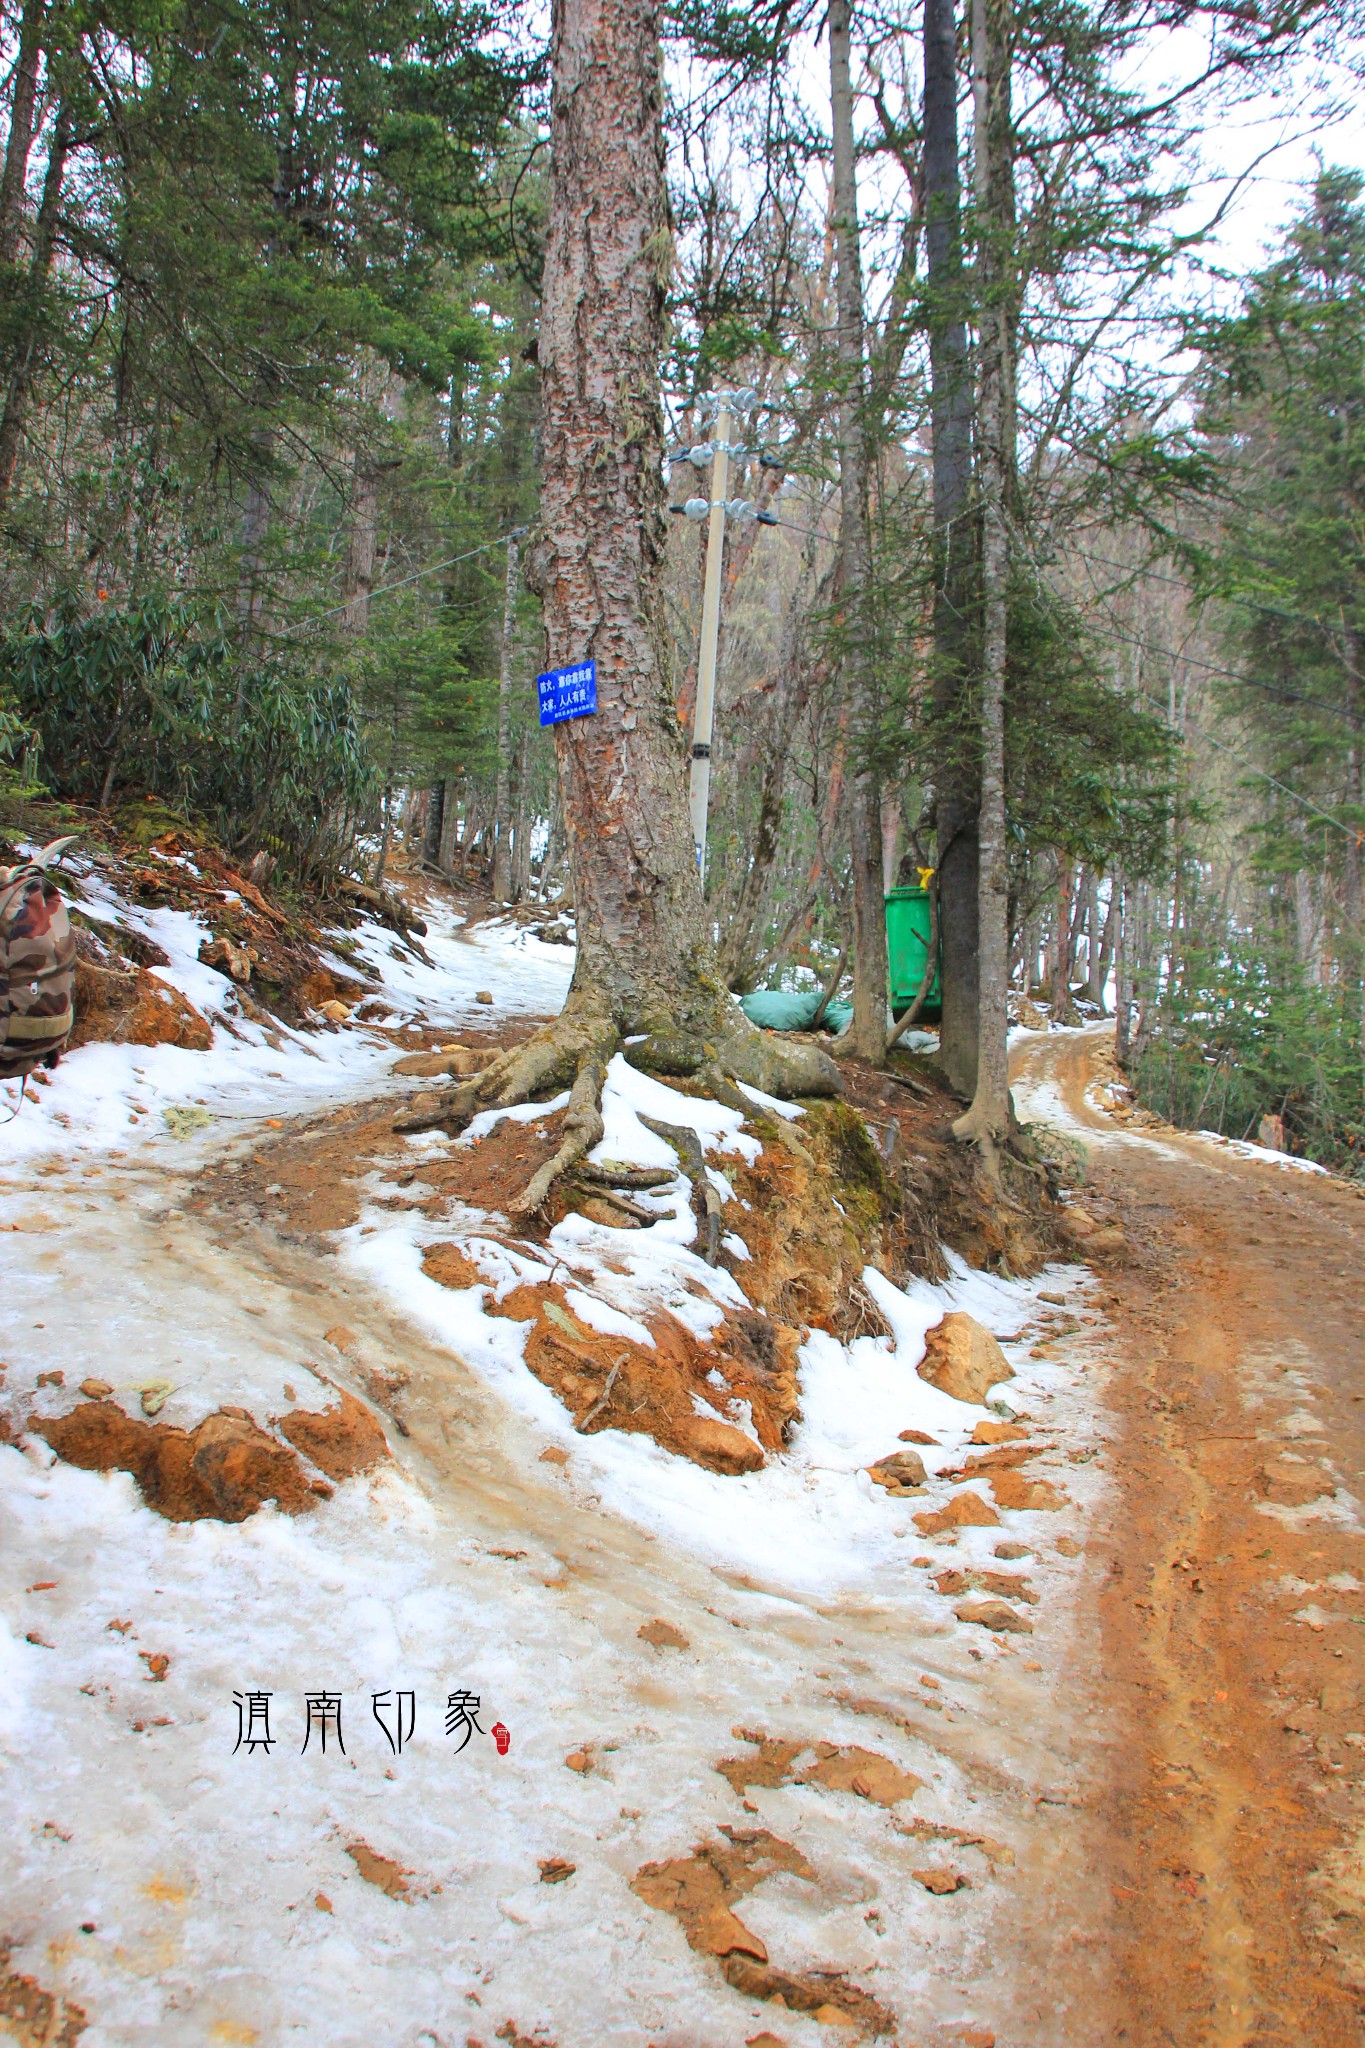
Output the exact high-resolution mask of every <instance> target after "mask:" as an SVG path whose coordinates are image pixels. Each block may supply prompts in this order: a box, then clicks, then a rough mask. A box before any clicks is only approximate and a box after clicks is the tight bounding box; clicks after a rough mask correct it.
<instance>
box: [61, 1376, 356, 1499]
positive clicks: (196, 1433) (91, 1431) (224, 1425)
mask: <svg viewBox="0 0 1365 2048" xmlns="http://www.w3.org/2000/svg"><path fill="white" fill-rule="evenodd" d="M36 1427H37V1429H38V1432H39V1434H40V1435H42V1436H43V1437H45V1438H46V1439H47V1441H48V1443H49V1444H50V1445H51V1446H52V1448H53V1450H54V1451H55V1452H56V1453H57V1455H58V1457H59V1458H64V1459H65V1460H66V1462H67V1463H68V1464H69V1465H79V1466H80V1467H81V1468H82V1470H84V1471H87V1472H114V1471H118V1472H130V1473H131V1474H132V1475H133V1477H134V1478H135V1479H136V1481H137V1483H138V1486H139V1488H140V1489H141V1492H142V1496H143V1498H144V1499H145V1501H146V1502H147V1505H148V1506H149V1507H152V1508H155V1509H156V1511H157V1513H158V1514H160V1515H164V1516H165V1517H166V1519H167V1521H170V1522H197V1521H204V1520H212V1521H220V1522H244V1521H246V1519H247V1517H248V1516H249V1515H254V1514H255V1512H256V1510H257V1509H258V1508H259V1507H260V1506H261V1504H262V1503H263V1502H264V1501H266V1500H274V1501H275V1502H276V1503H277V1504H278V1506H279V1507H281V1508H282V1509H283V1510H284V1512H285V1513H286V1514H289V1515H297V1514H302V1513H304V1512H305V1511H306V1510H307V1509H309V1508H312V1507H315V1506H316V1504H317V1502H316V1496H315V1495H314V1494H313V1492H312V1491H311V1489H310V1487H309V1484H308V1481H307V1480H306V1479H305V1477H304V1475H303V1472H302V1470H301V1468H300V1466H299V1461H298V1457H297V1456H296V1454H295V1452H294V1450H293V1448H292V1447H291V1446H289V1445H286V1444H282V1443H280V1442H279V1441H278V1440H277V1439H276V1438H275V1437H272V1436H267V1434H266V1432H265V1431H264V1430H263V1429H259V1428H257V1426H256V1424H255V1423H254V1422H251V1421H243V1420H242V1419H241V1418H240V1417H239V1416H235V1415H225V1414H223V1413H222V1412H221V1411H218V1412H216V1413H215V1414H213V1415H209V1416H206V1417H205V1419H204V1420H203V1421H202V1422H201V1423H199V1424H198V1426H197V1427H196V1428H195V1429H192V1430H184V1429H177V1428H175V1427H174V1425H172V1424H170V1423H165V1422H143V1421H141V1420H140V1419H138V1418H137V1417H134V1416H131V1415H125V1414H124V1412H123V1410H122V1409H121V1408H120V1407H118V1406H117V1405H116V1404H115V1403H113V1402H111V1401H89V1402H87V1403H86V1404H85V1406H84V1407H81V1408H73V1409H72V1410H71V1411H70V1413H69V1414H66V1415H57V1416H54V1417H52V1418H51V1419H50V1420H49V1421H46V1422H39V1423H38V1424H37V1425H36Z"/></svg>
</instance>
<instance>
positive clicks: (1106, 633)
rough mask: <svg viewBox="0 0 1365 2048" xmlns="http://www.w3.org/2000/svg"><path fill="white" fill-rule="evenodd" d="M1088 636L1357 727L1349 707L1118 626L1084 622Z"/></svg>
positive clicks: (1356, 718) (1355, 712)
mask: <svg viewBox="0 0 1365 2048" xmlns="http://www.w3.org/2000/svg"><path fill="white" fill-rule="evenodd" d="M1085 630H1086V631H1087V632H1088V633H1097V634H1098V635H1099V637H1100V638H1101V639H1102V640H1121V641H1122V642H1123V644H1124V645H1125V646H1126V647H1137V648H1140V649H1144V650H1145V651H1146V652H1147V653H1149V654H1164V655H1165V657H1166V659H1167V660H1168V661H1183V662H1184V663H1185V664H1186V665H1187V667H1189V668H1198V669H1203V670H1204V671H1205V672H1206V673H1207V674H1209V675H1213V676H1224V677H1226V679H1227V680H1228V681H1229V682H1230V683H1240V684H1241V685H1242V686H1243V688H1245V689H1248V690H1262V691H1264V692H1265V693H1266V694H1267V695H1269V696H1272V697H1284V698H1286V699H1289V700H1291V701H1292V702H1294V703H1296V704H1312V705H1315V706H1316V707H1317V709H1318V710H1319V711H1335V712H1336V714H1337V716H1338V717H1340V718H1344V719H1346V720H1347V721H1348V722H1349V723H1350V724H1352V725H1359V723H1360V714H1359V712H1357V711H1353V710H1352V709H1351V707H1350V705H1348V704H1333V703H1331V702H1330V701H1329V700H1328V699H1327V698H1326V697H1307V696H1305V695H1304V693H1303V692H1302V690H1290V689H1285V688H1282V687H1281V685H1280V684H1278V683H1262V682H1259V681H1258V680H1257V679H1256V677H1255V676H1246V675H1242V674H1240V673H1239V672H1238V670H1236V669H1235V668H1223V667H1221V666H1220V665H1219V663H1218V662H1216V661H1204V660H1203V659H1201V657H1200V656H1199V655H1197V654H1182V653H1180V652H1179V651H1178V650H1177V649H1176V648H1174V647H1159V646H1156V645H1155V644H1154V643H1153V642H1152V641H1150V640H1142V639H1139V638H1138V636H1137V635H1136V634H1134V633H1121V632H1120V631H1119V630H1118V628H1117V627H1113V626H1111V627H1109V628H1106V627H1104V626H1097V625H1096V624H1095V623H1094V621H1093V620H1091V619H1087V620H1086V621H1085Z"/></svg>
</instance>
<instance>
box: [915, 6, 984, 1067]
mask: <svg viewBox="0 0 1365 2048" xmlns="http://www.w3.org/2000/svg"><path fill="white" fill-rule="evenodd" d="M957 102H958V67H957V18H956V12H955V8H954V0H924V216H925V225H924V242H925V254H926V257H927V259H928V271H929V275H928V292H927V299H926V324H927V326H928V330H929V366H930V386H931V421H932V439H933V447H932V457H931V460H932V463H933V535H932V558H933V581H934V595H933V673H932V686H933V697H934V708H935V714H936V722H937V724H938V727H939V731H940V735H941V738H940V745H939V749H938V752H939V761H938V767H937V786H936V789H935V815H936V823H937V840H938V900H939V928H940V932H941V934H942V938H941V944H942V949H943V1019H942V1026H941V1030H940V1034H939V1057H940V1059H941V1061H942V1064H943V1067H944V1070H945V1072H946V1073H947V1075H948V1078H949V1080H950V1081H951V1082H952V1083H953V1085H954V1087H955V1088H957V1089H958V1091H959V1092H960V1093H961V1094H963V1095H965V1096H968V1097H970V1096H971V1094H972V1092H973V1090H974V1089H975V1086H976V1047H977V1029H978V1016H977V1000H978V998H977V868H978V860H977V830H976V806H977V795H976V787H975V777H974V775H973V773H972V768H971V763H970V761H969V760H968V759H967V758H966V755H965V752H964V749H963V747H962V744H961V728H962V725H963V722H964V708H965V707H964V701H963V700H964V694H965V692H966V688H967V680H968V677H967V669H968V662H969V660H970V652H971V648H970V636H971V627H972V618H973V613H974V609H975V576H976V562H975V536H974V534H973V531H972V527H971V525H970V522H969V517H968V515H969V511H970V507H971V498H972V377H971V362H970V356H969V352H968V346H967V285H966V276H965V265H964V262H963V247H962V190H961V174H960V170H959V138H958V121H957Z"/></svg>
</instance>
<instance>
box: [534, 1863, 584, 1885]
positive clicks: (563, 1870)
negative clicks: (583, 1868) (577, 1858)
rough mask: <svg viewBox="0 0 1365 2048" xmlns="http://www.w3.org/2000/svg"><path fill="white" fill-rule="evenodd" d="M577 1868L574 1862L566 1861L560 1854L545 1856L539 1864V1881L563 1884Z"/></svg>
mask: <svg viewBox="0 0 1365 2048" xmlns="http://www.w3.org/2000/svg"><path fill="white" fill-rule="evenodd" d="M577 1868H578V1865H577V1864H576V1863H566V1862H565V1861H564V1858H563V1857H562V1856H546V1857H544V1858H543V1859H542V1861H541V1865H540V1881H541V1883H542V1884H563V1883H564V1880H565V1879H566V1878H569V1877H572V1876H573V1874H574V1872H575V1870H577Z"/></svg>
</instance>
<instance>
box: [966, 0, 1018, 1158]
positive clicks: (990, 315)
mask: <svg viewBox="0 0 1365 2048" xmlns="http://www.w3.org/2000/svg"><path fill="white" fill-rule="evenodd" d="M972 74H973V77H972V86H973V103H974V107H975V123H974V127H975V163H976V199H977V215H978V221H979V227H978V236H977V268H978V273H979V275H980V280H981V316H980V318H981V347H980V395H979V399H978V415H977V419H978V473H979V478H980V499H981V669H980V681H979V685H978V691H977V698H978V705H979V718H980V730H981V801H980V808H979V811H978V823H977V837H978V845H979V872H978V889H977V1065H976V1090H975V1093H974V1095H973V1097H972V1106H971V1108H970V1109H969V1111H968V1112H967V1114H966V1116H965V1117H961V1118H960V1119H959V1120H958V1122H957V1123H956V1124H955V1125H954V1126H953V1129H954V1131H955V1133H956V1135H957V1136H958V1137H959V1138H970V1139H973V1140H974V1141H975V1142H976V1143H977V1144H979V1145H980V1146H981V1147H982V1149H983V1151H984V1153H985V1154H986V1157H987V1158H988V1159H993V1158H994V1156H995V1154H996V1151H997V1149H998V1147H999V1146H1000V1145H1001V1144H1002V1143H1003V1142H1004V1140H1005V1139H1006V1138H1007V1137H1008V1135H1009V1128H1010V1089H1009V1053H1008V1043H1009V1016H1008V1008H1007V993H1008V988H1009V843H1008V838H1007V835H1006V823H1005V659H1006V615H1007V596H1008V587H1009V567H1010V548H1009V525H1008V518H1007V511H1006V494H1007V491H1008V488H1009V481H1010V477H1011V474H1012V471H1013V466H1014V465H1013V459H1012V458H1013V449H1012V445H1011V443H1012V439H1013V421H1014V406H1013V403H1012V386H1013V364H1012V361H1011V351H1010V322H1009V316H1008V277H1009V268H1010V263H1011V258H1012V253H1013V252H1012V239H1013V237H1012V228H1013V212H1014V209H1013V206H1012V204H1010V203H1009V200H1010V196H1011V195H1012V191H1013V179H1014V164H1013V152H1012V135H1011V120H1010V0H972Z"/></svg>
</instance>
